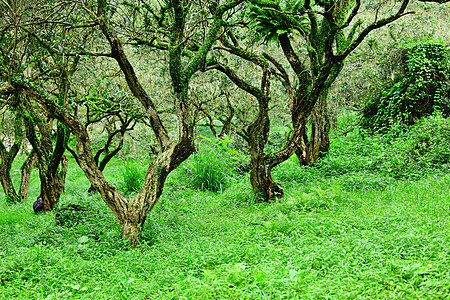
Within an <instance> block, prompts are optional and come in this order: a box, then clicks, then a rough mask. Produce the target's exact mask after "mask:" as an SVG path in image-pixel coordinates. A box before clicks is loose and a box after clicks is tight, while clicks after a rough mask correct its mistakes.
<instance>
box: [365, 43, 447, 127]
mask: <svg viewBox="0 0 450 300" xmlns="http://www.w3.org/2000/svg"><path fill="white" fill-rule="evenodd" d="M448 53H449V46H448V45H445V44H442V43H420V44H417V45H415V46H412V47H410V48H406V49H404V50H402V57H403V58H402V59H401V61H402V63H401V65H400V68H401V69H402V70H401V71H400V72H399V73H400V76H398V78H396V79H394V81H391V82H388V83H383V84H381V86H380V88H379V89H378V90H380V91H381V93H379V92H377V94H375V95H373V96H372V99H370V101H369V102H368V104H367V105H366V107H365V108H364V112H363V119H362V122H361V124H362V126H363V127H364V128H367V129H371V130H373V131H380V130H381V131H383V132H386V131H387V130H388V128H389V127H391V126H392V125H393V124H406V125H412V124H414V123H415V122H416V121H417V120H419V119H421V118H423V117H425V116H429V115H431V114H432V113H433V112H434V111H436V110H439V111H442V112H443V113H444V115H449V113H450V103H449V97H450V76H449V73H450V56H449V54H448Z"/></svg>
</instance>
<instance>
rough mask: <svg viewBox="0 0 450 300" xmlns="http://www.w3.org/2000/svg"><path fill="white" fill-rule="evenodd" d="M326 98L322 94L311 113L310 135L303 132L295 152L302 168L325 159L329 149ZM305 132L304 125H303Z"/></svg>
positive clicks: (328, 121)
mask: <svg viewBox="0 0 450 300" xmlns="http://www.w3.org/2000/svg"><path fill="white" fill-rule="evenodd" d="M326 96H327V94H326V93H325V95H323V94H322V96H321V97H319V100H318V101H317V103H316V105H315V106H314V108H313V110H312V112H311V135H310V138H309V139H308V136H307V135H306V133H305V132H303V134H302V139H301V141H300V143H299V144H298V146H297V149H296V150H295V154H296V156H297V159H298V162H299V164H300V165H302V166H308V165H310V164H311V163H314V162H316V161H317V160H318V159H320V158H322V157H325V156H326V154H327V152H328V149H329V147H330V138H329V132H330V120H329V117H328V113H327V102H326ZM303 126H304V127H305V130H306V124H303Z"/></svg>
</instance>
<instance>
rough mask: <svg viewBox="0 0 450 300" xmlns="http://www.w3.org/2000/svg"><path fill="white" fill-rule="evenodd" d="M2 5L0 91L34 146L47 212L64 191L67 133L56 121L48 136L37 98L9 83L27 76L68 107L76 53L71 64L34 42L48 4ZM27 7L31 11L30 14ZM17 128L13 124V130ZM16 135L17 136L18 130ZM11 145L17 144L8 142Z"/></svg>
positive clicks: (47, 121) (24, 185)
mask: <svg viewBox="0 0 450 300" xmlns="http://www.w3.org/2000/svg"><path fill="white" fill-rule="evenodd" d="M1 4H2V9H4V10H2V12H3V15H4V18H3V19H2V20H3V22H2V23H1V28H2V30H1V32H2V36H1V40H2V43H1V47H0V49H1V58H0V67H1V68H0V78H2V80H3V81H4V82H5V83H7V86H6V87H5V88H4V89H3V90H2V93H1V94H2V95H3V96H4V98H5V99H7V101H9V100H10V99H12V100H13V101H12V102H11V103H8V105H10V107H11V108H12V109H14V110H16V113H17V120H16V122H15V123H16V124H20V122H19V119H21V120H23V124H24V126H25V129H26V130H25V132H26V135H27V138H28V140H29V142H30V143H31V145H32V146H33V155H32V156H30V159H32V158H33V157H34V155H35V156H36V158H37V162H38V166H39V175H40V180H41V197H42V199H43V205H44V210H45V211H51V210H53V208H54V207H55V204H56V202H57V200H58V199H59V196H60V194H61V193H62V191H63V190H64V180H65V168H66V167H67V163H66V162H67V160H66V158H65V156H64V151H65V145H66V142H67V138H68V135H69V132H68V131H67V130H66V128H65V127H64V126H63V125H62V124H60V123H58V122H57V124H56V127H57V129H56V132H55V137H53V124H54V122H53V120H51V119H47V117H46V116H45V115H43V114H42V113H41V111H42V110H41V109H40V108H39V107H38V106H37V105H36V103H33V102H32V98H30V97H29V96H26V95H24V94H23V93H22V90H21V89H20V88H14V86H17V85H20V84H21V83H24V82H28V80H29V81H31V82H38V83H39V84H41V86H46V87H47V88H48V90H50V91H51V93H53V94H54V95H55V96H56V99H55V102H56V103H58V105H61V106H62V107H65V108H66V109H67V106H68V102H67V95H68V90H69V82H70V77H71V75H72V73H73V71H74V69H75V68H76V64H77V62H78V58H75V59H74V62H73V64H72V65H71V66H70V65H69V61H68V60H67V59H65V58H64V57H63V56H61V55H59V52H58V51H51V52H48V53H45V51H42V50H43V48H42V47H41V45H40V43H39V42H36V41H35V38H36V36H35V35H34V31H33V29H34V28H35V27H36V24H38V23H39V21H38V19H39V18H40V16H41V13H42V12H48V9H49V7H50V6H49V5H48V4H47V5H44V6H43V7H41V8H39V9H36V6H33V4H35V3H26V4H25V3H21V2H18V3H16V2H12V5H9V4H8V3H7V2H4V1H3V2H2V3H1ZM41 10H42V11H41ZM30 12H33V13H35V14H36V15H31V16H30ZM56 18H58V17H56ZM54 21H56V22H57V21H59V20H58V19H56V20H54ZM25 24H26V26H25ZM48 24H49V23H47V24H46V25H47V26H46V27H45V26H44V28H41V29H42V30H43V32H44V35H47V36H48V34H49V30H50V29H54V25H48ZM61 35H62V36H63V37H64V35H65V33H64V32H62V33H61ZM55 66H56V67H55ZM17 126H19V125H17ZM20 130H21V129H20ZM20 130H19V128H18V127H17V128H16V132H17V133H19V131H20ZM16 136H17V137H19V136H18V134H16ZM53 138H54V139H55V142H54V143H53ZM17 140H18V139H17ZM53 144H54V145H55V147H54V148H53ZM13 149H16V148H14V147H13ZM4 161H6V160H4ZM29 163H30V161H28V160H27V162H26V163H25V164H24V166H23V180H22V185H21V189H22V191H21V194H22V195H26V193H25V190H27V182H28V179H29V172H28V170H29V168H28V165H29ZM60 167H61V169H60ZM22 197H24V196H22Z"/></svg>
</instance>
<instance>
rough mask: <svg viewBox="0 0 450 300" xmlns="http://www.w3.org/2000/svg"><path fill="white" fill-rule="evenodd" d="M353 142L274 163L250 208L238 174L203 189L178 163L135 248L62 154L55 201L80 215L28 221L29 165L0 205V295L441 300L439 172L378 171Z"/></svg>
mask: <svg viewBox="0 0 450 300" xmlns="http://www.w3.org/2000/svg"><path fill="white" fill-rule="evenodd" d="M358 143H361V140H359V141H356V140H354V141H353V142H352V141H351V140H349V139H348V138H341V140H339V139H336V140H334V141H333V144H332V145H334V146H333V148H332V149H331V152H330V155H329V157H328V158H327V159H326V160H325V162H324V163H322V164H321V165H318V166H316V167H313V168H303V167H299V166H298V164H297V163H296V161H295V159H294V158H291V159H290V160H289V161H287V162H285V163H284V164H283V165H281V166H279V167H278V168H277V170H275V172H274V177H275V178H276V179H277V180H278V181H279V182H280V183H282V184H283V186H284V187H285V197H284V198H283V199H281V200H280V201H279V202H272V203H257V202H255V201H254V197H253V195H252V191H251V186H250V183H249V178H248V174H246V175H243V176H238V175H236V176H234V177H233V178H232V179H231V180H232V184H230V185H229V186H228V187H227V188H226V189H224V190H223V191H222V192H219V193H213V192H208V191H199V190H197V189H194V188H193V187H191V186H190V185H189V181H188V180H186V178H185V176H186V174H185V173H186V172H185V169H183V167H181V168H180V169H179V170H177V171H175V172H174V173H173V174H171V176H170V177H169V179H168V182H167V184H166V186H165V190H164V193H163V196H162V198H161V200H160V203H159V204H158V205H157V207H156V208H155V209H154V210H153V211H152V212H151V213H150V215H149V217H148V218H147V222H146V224H145V227H144V228H143V234H142V243H141V245H139V246H138V247H137V248H134V249H132V248H130V247H129V246H128V244H127V243H126V242H125V241H123V240H122V239H121V230H120V226H119V225H118V223H117V221H116V220H115V218H114V216H113V214H112V212H111V211H110V210H109V209H108V208H107V206H106V205H105V204H104V203H103V201H102V200H101V198H100V197H99V196H98V195H92V196H89V195H88V194H87V192H86V191H87V189H88V187H89V183H88V182H87V180H86V179H85V177H84V175H83V173H82V172H81V170H80V169H79V168H78V167H77V166H76V164H75V163H74V161H73V160H70V170H69V173H68V179H67V185H66V193H65V194H64V196H63V197H62V198H61V199H60V206H64V205H67V204H69V203H71V204H79V205H82V206H85V207H87V208H88V210H89V211H88V213H80V214H78V215H76V214H74V215H70V216H69V215H67V216H66V218H65V219H62V221H60V222H59V225H56V221H55V215H56V214H55V213H48V214H39V215H35V214H34V212H33V210H32V202H33V201H34V200H35V198H36V197H37V196H38V195H37V193H38V190H39V181H38V178H37V174H36V173H37V172H36V171H34V172H33V178H32V182H31V189H30V196H29V199H28V200H27V201H26V202H24V203H22V204H17V205H7V204H6V203H5V202H4V200H1V199H0V276H1V278H2V282H1V285H0V299H350V298H352V299H353V298H356V299H450V197H449V191H450V174H449V172H446V171H445V170H442V169H441V170H430V171H429V172H426V173H425V174H424V173H422V174H421V175H420V176H401V177H398V176H397V177H396V176H391V175H390V172H391V171H392V170H387V171H386V173H380V172H379V171H377V169H376V167H374V162H372V160H373V159H374V157H373V156H367V155H366V156H364V155H362V154H357V153H356V152H357V151H360V150H361V149H359V147H360V146H361V145H360V146H358ZM375 144H376V143H374V142H373V143H372V146H373V145H375ZM366 146H367V145H366ZM351 147H353V148H352V149H353V150H351V151H350V150H348V149H350V148H351ZM344 148H345V149H347V150H345V151H343V150H342V149H344ZM358 149H359V150H358ZM373 153H374V152H373V151H372V154H373ZM372 154H371V155H372ZM358 155H360V156H358ZM362 161H363V162H365V163H361V162H362ZM375 161H376V160H375ZM120 164H121V161H120V160H115V161H114V162H113V164H112V165H110V166H109V168H108V169H107V171H106V175H107V176H109V178H110V179H111V180H112V181H113V182H114V181H116V182H117V181H118V180H119V178H118V172H117V167H118V166H120ZM375 164H376V162H375ZM362 165H365V166H368V165H369V166H372V167H371V168H363V167H355V166H362ZM371 170H372V171H371Z"/></svg>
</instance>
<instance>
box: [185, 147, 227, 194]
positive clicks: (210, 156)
mask: <svg viewBox="0 0 450 300" xmlns="http://www.w3.org/2000/svg"><path fill="white" fill-rule="evenodd" d="M227 157H228V154H227V153H226V152H225V151H224V150H222V149H219V147H217V146H216V145H207V144H200V146H199V149H198V152H197V153H195V154H194V155H193V156H192V157H191V159H190V161H189V163H188V165H187V168H188V170H189V171H190V174H191V176H192V185H193V186H194V188H197V189H200V190H208V191H212V192H218V191H222V190H224V189H225V188H226V186H227V185H228V183H229V180H230V175H231V172H230V169H229V162H230V160H229V159H228V158H227Z"/></svg>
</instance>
